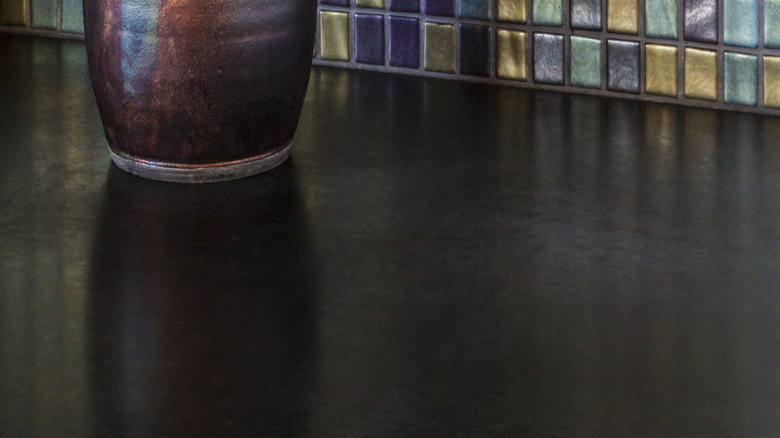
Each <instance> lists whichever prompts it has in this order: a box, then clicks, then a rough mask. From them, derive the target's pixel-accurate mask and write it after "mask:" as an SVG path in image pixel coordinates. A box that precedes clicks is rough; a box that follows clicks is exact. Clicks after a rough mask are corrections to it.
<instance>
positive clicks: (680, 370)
mask: <svg viewBox="0 0 780 438" xmlns="http://www.w3.org/2000/svg"><path fill="white" fill-rule="evenodd" d="M779 339H780V119H777V118H770V117H761V116H757V115H748V114H734V113H729V112H713V111H710V110H702V109H691V108H682V107H675V106H667V105H659V104H646V103H645V104H643V103H638V102H628V101H619V100H609V99H603V98H595V97H585V96H571V95H565V94H557V93H551V92H531V91H527V90H521V89H514V88H503V87H489V86H485V85H474V84H462V83H458V82H453V81H442V80H432V79H421V78H411V77H404V76H397V75H396V76H391V75H382V74H377V73H366V72H358V71H342V70H335V69H327V68H316V69H315V70H314V71H313V75H312V79H311V84H310V88H309V93H308V96H307V100H306V104H305V108H304V111H303V115H302V118H301V123H300V127H299V130H298V133H297V137H296V144H295V147H294V149H293V155H292V158H291V160H289V161H288V162H286V163H285V164H284V165H282V166H281V167H279V168H277V169H275V170H273V171H271V172H268V173H266V174H263V175H260V176H257V177H253V178H248V179H244V180H240V181H234V182H229V183H219V184H208V185H179V184H170V183H159V182H153V181H147V180H143V179H139V178H137V177H133V176H130V175H128V174H125V173H124V172H122V171H120V170H118V169H117V168H115V167H114V166H113V165H111V164H110V160H109V154H108V150H107V148H106V142H105V139H104V136H103V132H102V127H101V124H100V117H99V115H98V113H97V109H96V106H95V102H94V98H93V96H92V91H91V87H90V83H89V79H88V76H87V67H86V60H85V50H84V46H83V44H82V43H78V42H67V41H57V40H47V39H35V38H30V37H21V36H11V35H0V436H2V437H49V436H51V437H60V436H73V437H87V436H110V437H123V436H127V437H160V436H170V437H179V436H182V437H192V436H207V437H214V436H253V437H256V436H279V437H287V436H302V437H432V436H447V437H629V436H643V437H671V436H692V437H693V436H696V437H770V436H780V415H778V406H780V343H779V342H778V340H779Z"/></svg>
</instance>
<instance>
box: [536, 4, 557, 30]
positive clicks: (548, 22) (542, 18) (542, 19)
mask: <svg viewBox="0 0 780 438" xmlns="http://www.w3.org/2000/svg"><path fill="white" fill-rule="evenodd" d="M532 19H533V22H534V24H540V25H543V26H563V2H562V0H533V17H532Z"/></svg>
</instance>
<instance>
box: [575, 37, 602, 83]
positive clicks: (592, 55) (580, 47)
mask: <svg viewBox="0 0 780 438" xmlns="http://www.w3.org/2000/svg"><path fill="white" fill-rule="evenodd" d="M569 50H570V56H571V58H570V59H571V61H570V62H571V64H570V66H571V68H570V73H569V74H570V81H569V82H570V83H571V85H572V86H575V87H584V88H601V40H597V39H594V38H585V37H580V36H572V37H571V40H570V44H569Z"/></svg>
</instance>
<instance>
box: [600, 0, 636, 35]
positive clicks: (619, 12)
mask: <svg viewBox="0 0 780 438" xmlns="http://www.w3.org/2000/svg"><path fill="white" fill-rule="evenodd" d="M607 30H608V31H610V32H617V33H625V34H630V35H637V34H638V33H639V0H607Z"/></svg>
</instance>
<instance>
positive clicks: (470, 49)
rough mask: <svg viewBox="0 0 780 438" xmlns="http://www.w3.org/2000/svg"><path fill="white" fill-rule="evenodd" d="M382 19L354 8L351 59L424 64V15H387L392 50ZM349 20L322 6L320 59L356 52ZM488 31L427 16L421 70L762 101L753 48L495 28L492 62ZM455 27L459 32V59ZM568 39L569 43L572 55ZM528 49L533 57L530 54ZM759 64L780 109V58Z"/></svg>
mask: <svg viewBox="0 0 780 438" xmlns="http://www.w3.org/2000/svg"><path fill="white" fill-rule="evenodd" d="M384 21H385V17H384V16H382V15H373V14H355V32H354V36H355V39H354V44H355V47H354V49H355V50H354V56H355V58H354V61H355V62H358V63H364V64H376V65H385V64H387V65H390V66H394V67H407V68H419V67H420V48H421V44H420V31H419V28H420V22H419V20H418V19H417V18H413V17H398V16H390V17H388V22H389V26H388V28H389V32H390V38H389V39H388V44H387V46H388V50H387V52H385V35H384V32H385V25H384ZM349 24H350V23H349V14H348V13H346V12H337V11H321V12H320V45H319V56H320V58H321V59H324V60H330V61H350V60H351V54H352V53H353V50H352V46H351V44H352V41H351V38H350V36H351V34H350V31H349ZM490 32H491V28H490V27H489V26H482V25H476V24H468V23H461V24H459V26H458V27H457V32H456V26H454V25H452V24H447V23H435V22H425V23H424V26H423V35H422V38H423V39H424V43H423V44H422V50H423V56H422V62H423V68H424V69H425V70H427V71H431V72H440V73H460V74H462V75H469V76H481V77H486V78H488V77H490V76H491V69H492V68H495V77H496V78H498V79H505V80H517V81H528V80H533V82H534V83H539V84H547V85H567V80H566V79H567V78H568V85H571V86H574V87H582V88H591V89H604V88H606V90H609V91H615V92H623V93H634V94H638V93H640V92H641V90H642V87H641V82H642V79H644V92H645V93H647V94H651V95H657V96H666V97H672V98H677V97H685V98H691V99H702V100H709V101H722V102H724V103H726V104H734V105H744V106H755V105H757V104H758V98H759V86H758V85H759V79H760V78H759V65H758V64H759V56H757V55H755V54H747V53H736V52H731V51H726V52H724V53H723V55H722V57H721V58H720V59H719V56H718V52H717V51H716V50H707V49H702V48H694V47H685V48H684V50H682V51H680V50H678V47H677V46H672V45H664V44H642V43H640V42H636V41H623V40H617V39H608V40H607V41H606V44H605V41H602V40H600V39H596V38H588V37H584V36H577V35H570V36H568V37H566V36H564V35H561V34H553V33H544V32H535V33H533V35H532V37H531V38H528V36H527V33H526V32H525V31H522V30H517V29H502V28H498V29H496V30H495V55H496V56H495V62H492V61H491V57H490V37H491V35H490ZM456 33H458V34H459V35H458V36H459V37H460V45H459V49H460V50H459V55H460V56H459V58H460V63H459V65H458V62H457V57H456V52H457V49H456ZM529 40H530V41H529ZM529 43H530V45H529ZM565 45H567V46H568V55H569V56H568V57H567V56H566V54H567V50H566V49H565ZM531 51H532V52H531ZM529 52H531V53H532V56H528V53H529ZM642 56H644V61H645V62H644V76H643V75H642V66H641V63H640V60H641V58H642ZM386 57H387V59H386ZM605 58H606V62H604V60H605ZM567 61H568V64H567ZM762 62H763V64H762V67H763V69H762V70H763V89H764V93H763V104H764V106H766V107H770V108H780V57H775V56H763V58H762ZM719 65H721V66H722V68H721V69H722V72H723V75H722V79H719V74H718V72H719V71H720V70H721V69H719ZM605 66H606V68H605ZM680 67H682V69H680ZM529 72H531V74H532V77H531V78H529ZM566 72H567V73H568V76H567V75H566ZM605 78H606V80H604V79H605ZM679 78H682V79H683V80H682V81H680V80H679ZM719 82H720V83H721V86H719ZM680 85H682V87H680ZM721 90H722V93H720V94H719V92H720V91H721Z"/></svg>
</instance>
